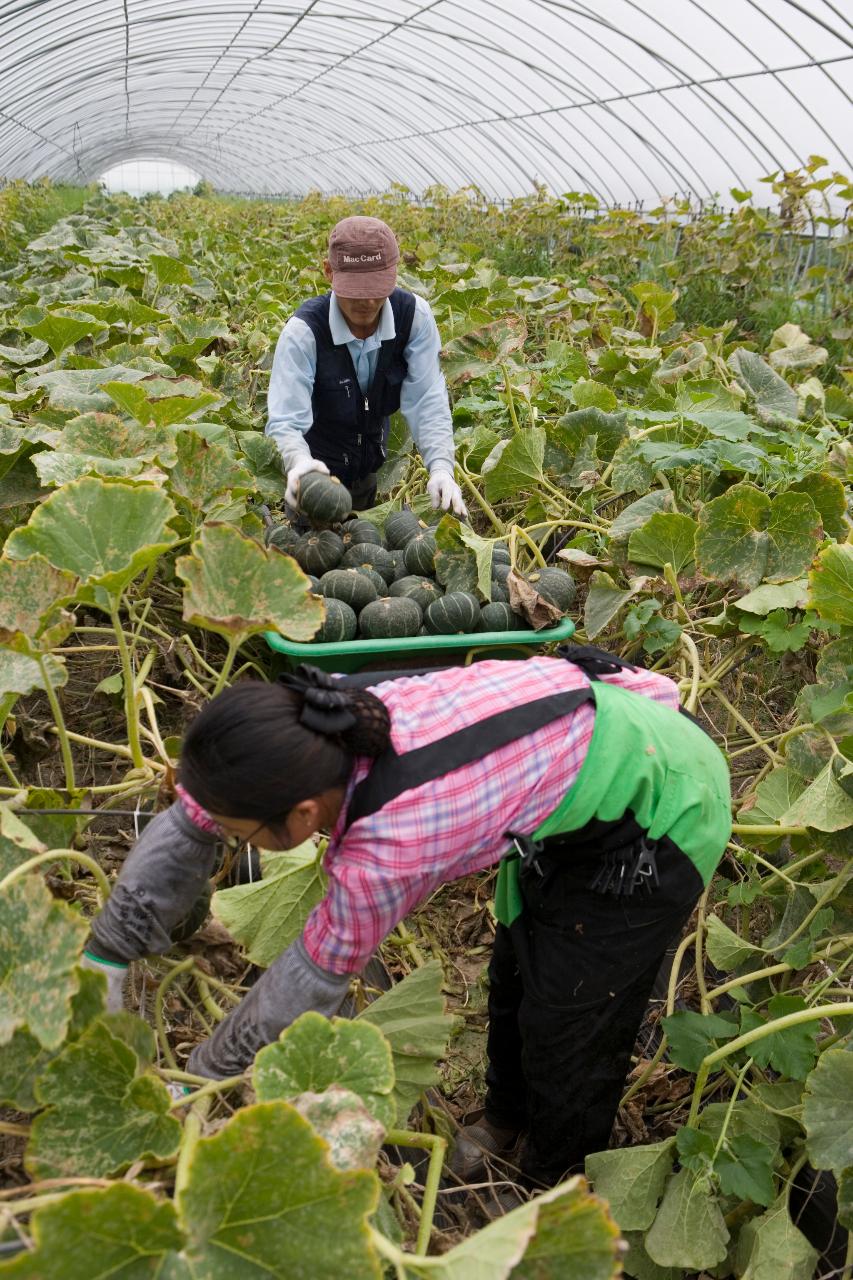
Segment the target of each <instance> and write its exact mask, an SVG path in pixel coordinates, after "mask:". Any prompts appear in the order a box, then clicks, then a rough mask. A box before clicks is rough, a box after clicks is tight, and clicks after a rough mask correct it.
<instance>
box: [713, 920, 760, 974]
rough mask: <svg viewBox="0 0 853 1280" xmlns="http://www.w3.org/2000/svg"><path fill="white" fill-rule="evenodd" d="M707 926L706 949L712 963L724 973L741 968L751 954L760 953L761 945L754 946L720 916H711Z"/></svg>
mask: <svg viewBox="0 0 853 1280" xmlns="http://www.w3.org/2000/svg"><path fill="white" fill-rule="evenodd" d="M706 928H707V937H706V940H705V950H706V951H707V952H708V956H709V958H710V961H711V963H712V964H713V965H716V967H717V968H718V969H722V970H723V972H724V973H729V972H730V971H731V970H732V969H739V968H740V967H741V965H742V964H745V963H746V961H747V960H749V958H750V956H753V955H757V954H759V953H760V950H761V948H760V947H754V946H753V945H752V943H751V942H749V941H748V940H747V939H746V938H741V937H740V935H739V934H737V933H735V932H734V931H733V930H732V929H730V928H729V927H728V925H726V924H723V922H722V920H721V919H720V918H719V916H709V917H708V919H707V921H706Z"/></svg>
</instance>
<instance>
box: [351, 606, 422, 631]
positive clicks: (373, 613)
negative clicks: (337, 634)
mask: <svg viewBox="0 0 853 1280" xmlns="http://www.w3.org/2000/svg"><path fill="white" fill-rule="evenodd" d="M422 616H423V615H422V614H421V610H420V607H419V606H418V605H417V604H415V602H414V600H409V599H407V598H406V597H405V596H396V597H394V596H385V597H384V598H383V599H381V600H374V601H373V602H372V604H368V605H365V607H364V608H363V609H362V611H361V615H360V617H359V630H360V632H361V634H362V636H363V637H364V639H365V640H387V639H394V638H396V637H399V636H416V635H417V634H418V632H419V631H420V628H421V618H422Z"/></svg>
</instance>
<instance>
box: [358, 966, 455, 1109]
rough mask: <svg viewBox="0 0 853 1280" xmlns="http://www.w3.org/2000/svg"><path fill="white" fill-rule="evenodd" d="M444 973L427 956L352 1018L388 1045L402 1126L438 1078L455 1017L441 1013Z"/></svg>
mask: <svg viewBox="0 0 853 1280" xmlns="http://www.w3.org/2000/svg"><path fill="white" fill-rule="evenodd" d="M442 982H443V974H442V970H441V965H440V964H439V962H438V961H437V960H430V961H428V962H427V963H426V964H425V965H421V966H420V967H419V968H417V969H415V970H414V971H413V972H412V973H410V974H407V975H406V977H405V978H404V979H403V980H402V982H397V983H395V985H394V986H393V987H392V988H391V990H390V991H386V992H384V993H383V994H382V995H381V996H380V997H379V998H378V1000H374V1001H373V1002H372V1004H369V1005H368V1006H367V1008H366V1009H364V1010H363V1012H362V1013H360V1014H359V1016H358V1018H357V1019H356V1021H357V1022H358V1021H361V1020H362V1019H364V1021H366V1022H372V1023H373V1025H374V1026H376V1027H378V1028H379V1030H380V1031H381V1032H382V1034H383V1035H384V1036H385V1038H386V1040H387V1041H388V1042H389V1044H390V1045H391V1054H392V1057H393V1061H394V1101H395V1104H396V1107H397V1120H398V1123H400V1124H405V1122H406V1120H407V1119H408V1116H409V1112H410V1111H411V1110H412V1107H413V1106H414V1105H415V1103H416V1102H417V1101H418V1098H420V1096H421V1094H422V1093H423V1091H424V1089H428V1088H429V1087H430V1085H433V1084H436V1082H437V1081H438V1071H437V1068H436V1065H435V1064H436V1062H437V1061H438V1059H439V1058H443V1057H444V1055H445V1053H446V1052H447V1042H448V1039H449V1038H450V1033H451V1030H452V1028H453V1023H454V1019H453V1018H452V1017H451V1016H450V1015H449V1014H447V1013H445V1011H444V999H443V997H442V994H441V986H442Z"/></svg>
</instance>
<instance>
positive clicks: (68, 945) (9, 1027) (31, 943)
mask: <svg viewBox="0 0 853 1280" xmlns="http://www.w3.org/2000/svg"><path fill="white" fill-rule="evenodd" d="M86 933H87V925H86V922H85V920H83V919H82V918H81V917H80V916H79V915H76V914H75V913H74V912H72V911H71V909H70V907H67V906H66V905H65V904H64V903H62V902H57V901H55V900H54V899H53V898H52V897H51V895H50V892H49V891H48V888H47V885H46V884H45V883H44V881H43V880H42V879H41V877H40V876H38V875H28V876H25V877H24V878H23V879H22V880H18V881H17V882H16V883H15V884H12V885H10V886H9V888H8V889H5V890H4V891H3V893H2V894H0V1045H6V1044H8V1043H9V1041H10V1040H11V1038H12V1035H13V1034H14V1032H15V1031H17V1030H18V1029H19V1028H25V1029H26V1030H28V1031H29V1032H30V1034H31V1035H32V1036H34V1037H35V1039H36V1040H38V1042H39V1044H40V1045H42V1047H43V1048H45V1049H56V1048H58V1047H59V1045H60V1044H61V1043H62V1041H63V1039H64V1038H65V1033H66V1031H67V1029H68V1022H69V1019H70V1017H71V998H72V996H73V995H74V994H75V993H76V991H77V990H78V987H79V985H80V979H79V973H78V970H77V969H76V967H75V966H76V963H77V957H78V955H79V953H80V949H81V947H82V946H83V941H84V939H85V937H86ZM46 939H50V943H49V945H48V944H47V942H46Z"/></svg>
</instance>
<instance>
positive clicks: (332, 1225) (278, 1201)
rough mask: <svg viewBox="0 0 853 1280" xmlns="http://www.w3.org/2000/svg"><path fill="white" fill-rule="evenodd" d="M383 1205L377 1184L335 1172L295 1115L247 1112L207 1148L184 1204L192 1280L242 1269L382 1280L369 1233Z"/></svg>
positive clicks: (202, 1147)
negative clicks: (375, 1212) (372, 1218)
mask: <svg viewBox="0 0 853 1280" xmlns="http://www.w3.org/2000/svg"><path fill="white" fill-rule="evenodd" d="M378 1198H379V1183H378V1180H377V1178H376V1174H375V1173H373V1172H372V1171H368V1170H366V1169H358V1170H351V1171H348V1172H340V1171H339V1170H337V1169H335V1168H334V1167H333V1166H332V1164H331V1163H330V1160H329V1156H328V1146H327V1144H326V1143H325V1142H324V1141H323V1139H322V1138H320V1137H319V1136H318V1135H317V1134H316V1133H315V1132H314V1130H313V1128H312V1127H311V1125H310V1124H309V1122H308V1121H307V1120H305V1119H303V1117H302V1116H301V1115H299V1113H298V1112H297V1111H296V1110H295V1108H294V1107H292V1106H290V1105H289V1104H288V1103H286V1102H259V1103H257V1104H255V1105H254V1106H250V1107H244V1108H243V1109H242V1110H241V1111H238V1112H237V1114H236V1115H235V1116H234V1117H233V1118H232V1119H231V1120H229V1121H228V1123H227V1124H226V1125H225V1126H224V1127H223V1128H222V1129H220V1130H219V1132H218V1133H217V1134H215V1135H214V1136H213V1137H212V1138H202V1139H201V1140H200V1141H199V1143H198V1145H197V1146H196V1148H195V1151H194V1152H193V1154H192V1156H191V1158H190V1161H189V1168H188V1176H187V1180H186V1183H185V1185H184V1186H183V1188H182V1189H181V1190H179V1192H178V1195H177V1204H178V1217H179V1221H180V1223H181V1225H182V1226H183V1228H184V1230H185V1232H186V1235H187V1245H186V1247H185V1250H184V1256H185V1258H186V1262H187V1264H188V1270H187V1272H186V1276H187V1280H189V1277H190V1276H191V1275H192V1276H198V1277H201V1276H209V1277H211V1280H213V1278H214V1277H216V1278H218V1277H222V1280H225V1277H226V1276H232V1275H235V1268H236V1269H237V1272H238V1273H239V1274H241V1275H246V1276H249V1275H252V1276H255V1275H257V1276H258V1277H260V1276H269V1277H275V1278H277V1280H292V1278H293V1277H295V1276H298V1275H300V1274H301V1275H304V1276H310V1277H311V1280H341V1277H343V1276H346V1278H347V1280H379V1276H380V1269H379V1265H378V1262H377V1259H376V1257H375V1255H374V1252H373V1248H372V1246H371V1244H370V1240H369V1236H368V1227H367V1218H368V1215H369V1214H371V1213H372V1212H373V1210H374V1209H375V1208H376V1203H377V1200H378ZM178 1274H180V1275H181V1280H183V1274H184V1273H178Z"/></svg>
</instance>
